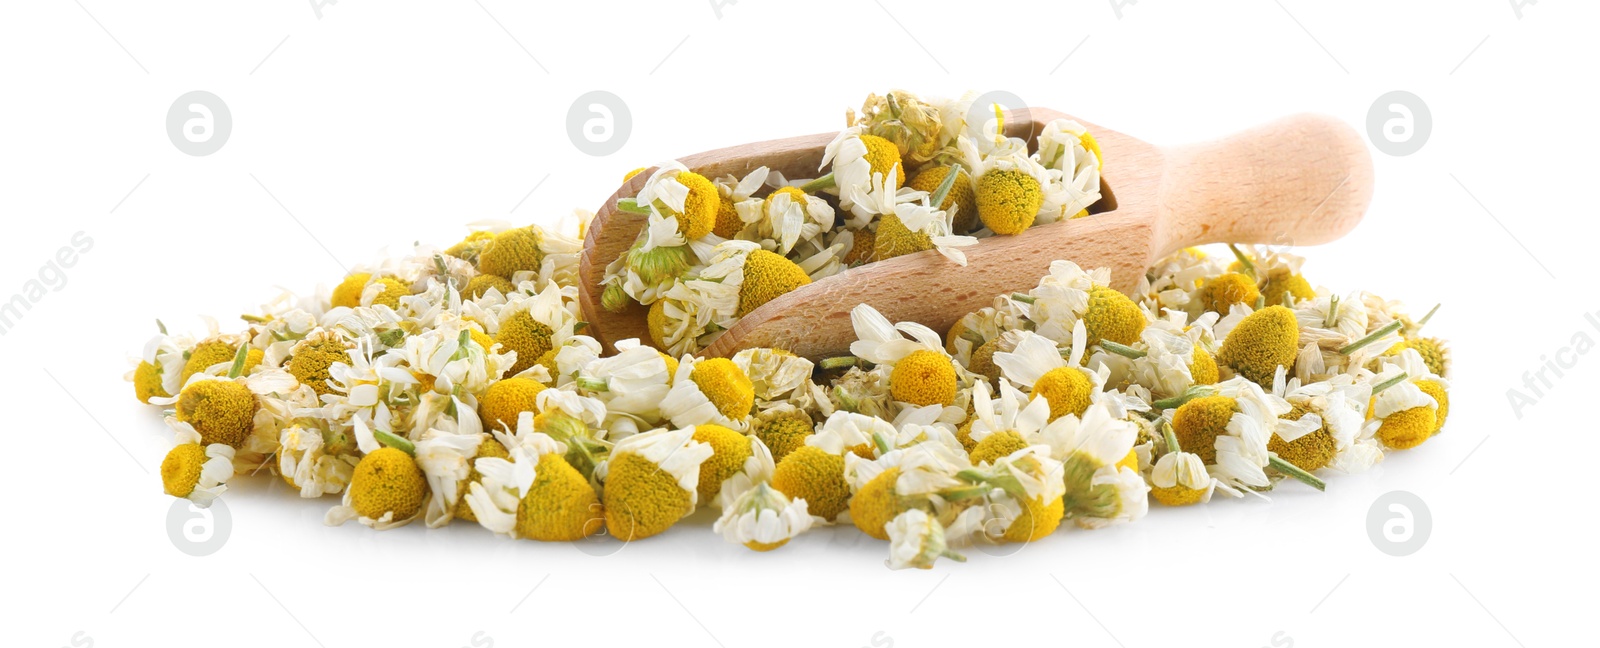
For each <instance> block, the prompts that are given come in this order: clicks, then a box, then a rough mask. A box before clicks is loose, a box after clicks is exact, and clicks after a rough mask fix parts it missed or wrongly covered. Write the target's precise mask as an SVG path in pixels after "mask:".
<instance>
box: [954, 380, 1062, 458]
mask: <svg viewBox="0 0 1600 648" xmlns="http://www.w3.org/2000/svg"><path fill="white" fill-rule="evenodd" d="M997 401H998V402H997ZM1049 422H1050V403H1049V401H1047V400H1045V399H1043V398H1035V399H1029V398H1028V397H1027V396H1026V395H1025V394H1023V393H1022V392H1020V391H1018V390H1017V388H1015V387H1012V386H1011V382H1010V381H1008V380H1001V381H1000V392H999V398H998V399H996V398H993V397H991V396H990V390H989V385H988V383H983V382H980V383H978V384H977V385H975V386H974V389H973V398H972V416H971V417H970V418H969V419H968V420H967V422H966V423H963V424H962V428H961V430H960V431H958V432H957V433H956V437H957V439H958V440H960V441H961V443H962V444H963V445H967V444H968V443H969V442H970V444H971V447H970V448H968V450H967V451H968V454H969V457H970V458H971V460H972V463H973V464H974V465H979V466H981V465H984V464H988V463H993V462H994V460H996V459H998V458H1000V457H1004V456H1007V455H1010V454H1011V453H1013V452H1016V451H1017V450H1020V449H1022V448H1025V447H1028V446H1029V445H1032V444H1033V443H1034V442H1033V441H1032V439H1033V438H1034V437H1035V435H1036V434H1038V432H1039V430H1040V429H1042V428H1044V426H1045V424H1047V423H1049ZM963 432H964V433H965V434H963ZM963 436H964V437H965V438H962V437H963Z"/></svg>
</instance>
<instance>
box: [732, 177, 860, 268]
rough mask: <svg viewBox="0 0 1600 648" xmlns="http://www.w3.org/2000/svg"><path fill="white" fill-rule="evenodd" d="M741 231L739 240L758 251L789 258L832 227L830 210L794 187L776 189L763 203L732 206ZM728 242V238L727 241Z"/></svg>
mask: <svg viewBox="0 0 1600 648" xmlns="http://www.w3.org/2000/svg"><path fill="white" fill-rule="evenodd" d="M735 211H736V216H737V217H738V219H739V222H740V223H742V224H744V225H745V227H744V229H743V230H742V231H741V233H740V238H747V239H750V240H756V241H760V242H761V243H762V247H764V248H769V249H770V250H771V251H773V252H776V253H778V254H781V255H791V254H793V253H795V252H796V251H797V249H798V247H799V246H800V245H801V244H804V243H813V242H816V241H817V240H818V239H819V238H820V237H821V236H822V234H823V233H824V232H826V231H828V229H829V228H831V227H833V221H834V213H833V207H832V206H831V205H829V204H828V201H826V200H823V199H821V198H818V197H817V196H813V195H810V194H807V193H806V192H804V191H801V190H800V189H799V188H798V187H779V188H778V189H777V190H775V191H773V192H772V194H771V195H769V196H767V197H766V198H764V199H756V200H747V201H744V202H740V203H738V204H737V205H735ZM729 238H731V237H729Z"/></svg>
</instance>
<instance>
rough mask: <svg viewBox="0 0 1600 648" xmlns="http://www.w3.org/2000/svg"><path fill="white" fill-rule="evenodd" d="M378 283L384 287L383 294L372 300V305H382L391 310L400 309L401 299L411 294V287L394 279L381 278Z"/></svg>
mask: <svg viewBox="0 0 1600 648" xmlns="http://www.w3.org/2000/svg"><path fill="white" fill-rule="evenodd" d="M378 283H379V284H381V285H382V286H383V292H381V293H378V296H377V297H373V298H372V305H373V306H377V305H379V304H382V305H384V306H388V307H389V308H399V307H400V298H401V297H405V296H407V295H410V294H411V287H410V286H407V285H406V284H405V283H404V282H402V281H400V280H399V279H396V278H394V277H380V278H379V279H378Z"/></svg>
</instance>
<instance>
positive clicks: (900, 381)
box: [850, 304, 957, 406]
mask: <svg viewBox="0 0 1600 648" xmlns="http://www.w3.org/2000/svg"><path fill="white" fill-rule="evenodd" d="M850 322H851V324H853V325H854V326H855V330H856V338H857V340H856V341H855V342H852V343H851V344H850V353H852V354H854V355H855V356H856V357H858V358H861V359H862V360H866V361H868V362H872V363H874V364H877V365H879V366H880V367H888V371H889V393H890V395H891V396H893V398H894V400H896V401H899V402H902V403H909V404H911V405H917V406H922V405H935V404H937V405H950V404H952V403H954V402H955V398H956V386H957V381H956V369H955V360H954V359H953V358H951V357H950V354H948V353H946V352H945V350H944V345H943V343H942V342H941V341H940V339H939V334H938V333H935V332H934V331H933V330H932V329H929V328H928V327H926V326H923V325H921V324H917V323H914V322H901V323H899V324H891V323H890V322H889V320H888V318H885V317H884V316H883V314H881V313H879V312H878V311H877V310H876V309H874V308H873V307H871V306H868V305H866V304H860V305H857V306H856V307H855V308H853V309H851V310H850ZM902 334H903V335H902ZM906 336H910V337H911V338H912V339H906Z"/></svg>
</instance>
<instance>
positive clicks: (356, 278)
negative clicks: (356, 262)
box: [333, 272, 372, 308]
mask: <svg viewBox="0 0 1600 648" xmlns="http://www.w3.org/2000/svg"><path fill="white" fill-rule="evenodd" d="M371 280H372V274H371V273H367V272H353V273H351V274H349V275H346V276H345V278H344V281H341V282H339V285H338V286H335V287H334V288H333V306H334V307H335V308H337V307H340V306H343V307H345V308H355V307H357V306H360V305H361V291H363V290H366V289H367V282H368V281H371Z"/></svg>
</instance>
